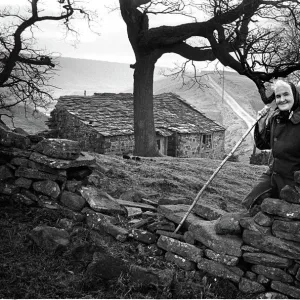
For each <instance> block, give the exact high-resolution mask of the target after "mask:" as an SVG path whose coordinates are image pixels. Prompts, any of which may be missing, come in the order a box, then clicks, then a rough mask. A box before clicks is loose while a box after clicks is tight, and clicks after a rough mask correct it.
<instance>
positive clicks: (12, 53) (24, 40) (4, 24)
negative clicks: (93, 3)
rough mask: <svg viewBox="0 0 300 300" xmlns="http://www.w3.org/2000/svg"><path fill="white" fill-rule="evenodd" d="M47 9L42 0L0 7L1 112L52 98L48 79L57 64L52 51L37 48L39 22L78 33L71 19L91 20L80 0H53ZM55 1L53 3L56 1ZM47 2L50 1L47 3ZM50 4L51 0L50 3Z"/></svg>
mask: <svg viewBox="0 0 300 300" xmlns="http://www.w3.org/2000/svg"><path fill="white" fill-rule="evenodd" d="M52 2H53V1H52ZM55 2H56V7H54V8H53V9H51V10H49V9H47V4H45V2H43V0H28V7H21V8H20V7H18V8H13V7H5V8H4V9H2V10H0V108H1V109H2V110H1V111H2V112H1V114H2V115H3V114H5V110H9V109H10V108H11V107H13V106H15V105H17V104H18V103H23V104H25V107H26V105H28V104H32V105H33V106H34V108H35V109H36V108H37V107H47V104H48V103H49V102H50V101H51V100H52V96H51V93H50V92H51V89H52V88H53V87H52V86H51V85H50V84H49V83H48V81H49V79H50V78H51V76H53V75H54V68H55V65H56V62H55V60H54V59H53V57H52V55H51V53H46V51H45V50H42V49H37V47H36V46H37V45H36V44H37V41H36V39H35V33H34V32H35V29H37V28H38V27H37V26H38V24H40V23H41V22H44V23H45V22H47V21H53V22H56V23H58V22H60V23H62V24H63V25H64V28H65V29H66V32H70V31H71V32H72V33H75V34H77V32H76V30H75V29H74V27H72V20H73V19H75V18H76V19H79V18H84V19H87V20H88V21H89V22H90V21H92V19H91V18H93V16H92V17H91V14H90V12H88V11H86V10H84V8H82V7H80V6H79V3H80V1H76V0H56V1H55ZM55 2H54V4H55ZM48 4H49V3H48ZM52 5H53V3H52Z"/></svg>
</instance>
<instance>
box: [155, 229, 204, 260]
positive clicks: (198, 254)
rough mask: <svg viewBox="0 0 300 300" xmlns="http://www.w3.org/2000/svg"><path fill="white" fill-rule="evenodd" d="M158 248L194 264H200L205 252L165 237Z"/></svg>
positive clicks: (162, 237) (159, 241) (160, 239)
mask: <svg viewBox="0 0 300 300" xmlns="http://www.w3.org/2000/svg"><path fill="white" fill-rule="evenodd" d="M157 246H158V247H160V248H162V249H164V250H166V251H169V252H172V253H175V254H178V255H179V256H181V257H183V258H186V259H187V260H190V261H193V262H199V261H201V259H202V257H203V250H201V249H199V248H197V247H196V246H193V245H190V244H187V243H184V242H180V241H178V240H175V239H173V238H171V237H167V236H163V235H161V236H160V238H159V239H158V241H157Z"/></svg>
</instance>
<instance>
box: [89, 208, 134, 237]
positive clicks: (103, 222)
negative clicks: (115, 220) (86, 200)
mask: <svg viewBox="0 0 300 300" xmlns="http://www.w3.org/2000/svg"><path fill="white" fill-rule="evenodd" d="M86 222H87V225H88V226H89V227H90V228H92V229H95V230H97V231H100V232H106V233H108V234H109V235H111V236H113V237H114V238H115V239H116V240H117V241H120V242H125V241H126V240H127V237H128V231H127V230H126V229H124V228H122V227H119V226H116V225H114V224H112V223H111V222H110V221H109V220H108V218H106V217H105V216H104V215H102V214H99V213H97V214H93V213H86Z"/></svg>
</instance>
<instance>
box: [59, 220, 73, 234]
mask: <svg viewBox="0 0 300 300" xmlns="http://www.w3.org/2000/svg"><path fill="white" fill-rule="evenodd" d="M57 225H58V226H59V227H60V228H62V229H65V230H67V231H71V230H72V228H73V227H74V222H73V221H72V220H70V219H67V218H63V219H60V220H59V221H58V222H57Z"/></svg>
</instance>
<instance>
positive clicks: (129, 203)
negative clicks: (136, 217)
mask: <svg viewBox="0 0 300 300" xmlns="http://www.w3.org/2000/svg"><path fill="white" fill-rule="evenodd" d="M115 201H116V202H118V203H119V204H120V205H124V206H129V207H139V208H141V209H144V210H156V207H154V206H152V205H149V204H144V203H137V202H132V201H126V200H122V199H115Z"/></svg>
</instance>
